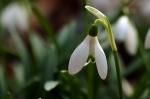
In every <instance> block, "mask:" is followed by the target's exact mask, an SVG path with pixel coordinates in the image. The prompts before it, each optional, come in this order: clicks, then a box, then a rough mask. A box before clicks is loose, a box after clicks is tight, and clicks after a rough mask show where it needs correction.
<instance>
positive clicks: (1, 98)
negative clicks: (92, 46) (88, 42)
mask: <svg viewBox="0 0 150 99" xmlns="http://www.w3.org/2000/svg"><path fill="white" fill-rule="evenodd" d="M86 4H88V5H91V6H93V7H95V8H97V9H99V10H100V11H101V12H103V13H104V14H105V15H106V16H107V17H108V18H109V20H110V22H111V24H112V29H113V31H114V36H115V39H116V43H117V47H118V50H119V59H120V60H119V61H120V68H121V74H122V78H123V80H122V84H123V94H124V97H125V99H150V78H149V77H150V74H149V73H150V62H149V60H150V52H149V50H148V49H145V38H146V35H147V34H148V33H149V32H150V31H149V26H150V0H0V99H118V87H117V79H116V71H115V65H114V60H113V56H112V51H111V47H110V44H109V41H108V38H107V33H106V32H105V30H104V28H103V27H102V26H99V34H98V38H99V42H100V44H101V45H102V47H103V49H104V52H105V54H106V56H107V61H108V76H107V79H106V80H104V81H103V80H101V79H100V77H99V75H98V73H97V69H96V66H95V64H94V63H90V64H88V65H87V66H85V68H84V69H83V70H82V71H80V73H78V74H76V75H74V76H72V75H70V74H68V62H69V58H70V56H71V54H72V52H73V51H74V49H75V48H76V47H77V45H79V44H80V43H81V42H82V41H83V39H84V38H85V36H86V35H87V33H88V30H89V27H90V25H91V24H92V23H93V21H94V20H95V19H96V17H94V16H92V15H91V14H90V13H89V12H87V11H86V10H85V8H84V6H85V5H86ZM149 43H150V42H149Z"/></svg>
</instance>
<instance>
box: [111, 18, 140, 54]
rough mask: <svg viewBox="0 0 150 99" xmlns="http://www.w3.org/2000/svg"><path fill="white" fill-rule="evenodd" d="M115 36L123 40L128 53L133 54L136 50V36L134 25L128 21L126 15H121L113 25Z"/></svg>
mask: <svg viewBox="0 0 150 99" xmlns="http://www.w3.org/2000/svg"><path fill="white" fill-rule="evenodd" d="M113 30H114V33H115V38H116V40H118V41H121V42H124V43H125V47H126V49H127V51H128V52H129V54H131V55H134V54H136V52H137V47H138V37H137V30H136V28H135V26H134V25H133V24H132V23H131V22H130V20H129V18H128V17H127V16H122V17H120V18H119V20H118V21H117V22H116V24H115V25H114V27H113Z"/></svg>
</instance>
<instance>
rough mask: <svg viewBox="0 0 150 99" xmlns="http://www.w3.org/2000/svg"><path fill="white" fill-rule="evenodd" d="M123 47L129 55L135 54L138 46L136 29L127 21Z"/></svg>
mask: <svg viewBox="0 0 150 99" xmlns="http://www.w3.org/2000/svg"><path fill="white" fill-rule="evenodd" d="M125 47H126V49H127V51H128V53H130V54H131V55H135V54H136V52H137V47H138V37H137V30H136V28H135V27H134V25H133V24H131V23H130V22H129V27H128V32H127V34H126V38H125Z"/></svg>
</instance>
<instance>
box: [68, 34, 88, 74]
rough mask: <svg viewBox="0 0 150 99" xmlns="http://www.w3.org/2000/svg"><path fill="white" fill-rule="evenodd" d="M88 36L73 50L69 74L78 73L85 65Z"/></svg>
mask: <svg viewBox="0 0 150 99" xmlns="http://www.w3.org/2000/svg"><path fill="white" fill-rule="evenodd" d="M90 38H91V37H90V36H87V37H86V38H85V39H84V41H83V42H82V43H81V44H80V45H79V46H78V47H77V48H76V49H75V50H74V52H73V54H72V55H71V58H70V61H69V73H70V74H76V73H78V72H79V71H80V70H81V69H82V68H83V67H84V65H85V63H86V61H87V58H88V55H89V41H90Z"/></svg>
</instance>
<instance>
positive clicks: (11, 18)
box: [1, 3, 28, 31]
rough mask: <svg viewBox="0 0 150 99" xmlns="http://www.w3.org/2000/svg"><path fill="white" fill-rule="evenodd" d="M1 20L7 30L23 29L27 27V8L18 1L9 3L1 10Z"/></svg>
mask: <svg viewBox="0 0 150 99" xmlns="http://www.w3.org/2000/svg"><path fill="white" fill-rule="evenodd" d="M1 22H2V25H3V26H4V27H5V28H7V29H9V30H11V29H14V28H15V29H16V28H19V29H20V30H23V31H24V30H26V29H27V28H28V13H27V10H26V9H25V8H24V7H23V6H22V5H21V4H19V3H11V4H9V5H8V6H7V7H6V8H5V9H4V10H3V12H2V16H1Z"/></svg>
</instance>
